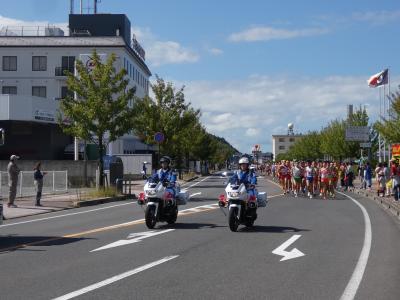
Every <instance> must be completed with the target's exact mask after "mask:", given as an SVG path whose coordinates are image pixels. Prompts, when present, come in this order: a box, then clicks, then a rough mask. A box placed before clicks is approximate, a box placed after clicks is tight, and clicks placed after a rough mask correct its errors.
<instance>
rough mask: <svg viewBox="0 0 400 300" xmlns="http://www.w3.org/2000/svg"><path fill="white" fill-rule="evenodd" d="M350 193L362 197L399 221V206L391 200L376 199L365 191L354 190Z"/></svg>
mask: <svg viewBox="0 0 400 300" xmlns="http://www.w3.org/2000/svg"><path fill="white" fill-rule="evenodd" d="M352 193H354V194H358V195H362V196H364V197H366V198H368V199H370V200H372V201H374V202H376V203H377V204H378V205H379V206H381V207H382V208H383V209H384V210H385V211H387V212H390V213H391V214H392V215H394V216H395V217H397V218H398V219H400V204H399V203H396V202H394V200H392V199H388V198H385V197H378V196H375V195H373V194H371V193H368V192H367V191H361V190H359V189H356V190H354V191H353V192H352Z"/></svg>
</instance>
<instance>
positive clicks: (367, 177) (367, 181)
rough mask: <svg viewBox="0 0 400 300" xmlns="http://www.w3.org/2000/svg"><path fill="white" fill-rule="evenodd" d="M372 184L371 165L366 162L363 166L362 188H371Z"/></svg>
mask: <svg viewBox="0 0 400 300" xmlns="http://www.w3.org/2000/svg"><path fill="white" fill-rule="evenodd" d="M371 186H372V169H371V166H370V165H369V162H367V163H366V165H365V168H364V188H365V189H367V187H368V190H371Z"/></svg>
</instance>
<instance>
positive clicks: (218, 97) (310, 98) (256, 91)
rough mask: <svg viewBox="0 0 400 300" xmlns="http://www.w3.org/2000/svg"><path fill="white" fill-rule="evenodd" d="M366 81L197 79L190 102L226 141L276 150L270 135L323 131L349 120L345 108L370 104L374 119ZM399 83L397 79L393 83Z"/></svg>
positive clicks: (375, 102)
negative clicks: (290, 127)
mask: <svg viewBox="0 0 400 300" xmlns="http://www.w3.org/2000/svg"><path fill="white" fill-rule="evenodd" d="M366 78H368V74H366V75H365V76H363V77H352V76H345V77H340V76H331V77H325V78H308V77H302V78H289V77H283V76H261V75H254V76H250V77H249V78H247V79H244V80H231V81H192V82H184V83H176V85H177V86H180V85H181V84H184V85H185V86H186V89H185V95H186V99H187V100H188V101H190V102H191V103H192V105H193V106H194V107H195V108H200V109H201V110H202V122H203V124H204V125H205V126H206V128H207V129H208V130H209V131H210V132H212V133H214V134H216V135H219V136H223V137H225V138H226V139H227V140H228V141H229V142H230V143H232V144H233V145H234V146H235V147H237V148H238V149H240V150H241V151H247V152H249V151H250V150H251V147H252V146H253V145H254V144H261V145H262V150H263V151H271V142H272V141H271V135H272V134H282V133H283V134H285V133H286V131H287V124H288V123H291V122H293V123H294V124H295V131H296V132H302V133H306V132H307V131H309V130H319V129H321V128H322V127H323V126H325V125H327V124H328V122H329V121H331V120H334V119H336V118H344V117H345V116H346V105H347V104H354V105H355V106H356V108H357V107H358V105H366V104H369V105H367V111H368V113H369V115H370V116H371V119H372V120H376V116H377V113H378V111H379V98H378V95H379V93H378V90H377V89H371V88H368V86H367V84H366ZM394 81H395V82H396V79H394Z"/></svg>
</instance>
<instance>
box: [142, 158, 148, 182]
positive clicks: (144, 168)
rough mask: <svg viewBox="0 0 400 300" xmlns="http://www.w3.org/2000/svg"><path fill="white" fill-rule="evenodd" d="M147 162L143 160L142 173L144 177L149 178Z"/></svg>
mask: <svg viewBox="0 0 400 300" xmlns="http://www.w3.org/2000/svg"><path fill="white" fill-rule="evenodd" d="M146 164H147V162H146V161H145V162H143V167H142V174H143V179H146V178H147V167H146Z"/></svg>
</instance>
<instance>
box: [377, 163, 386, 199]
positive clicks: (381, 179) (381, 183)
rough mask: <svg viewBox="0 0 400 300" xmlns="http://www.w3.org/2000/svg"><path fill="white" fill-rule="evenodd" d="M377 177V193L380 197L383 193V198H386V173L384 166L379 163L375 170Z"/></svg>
mask: <svg viewBox="0 0 400 300" xmlns="http://www.w3.org/2000/svg"><path fill="white" fill-rule="evenodd" d="M375 175H376V193H377V195H378V197H379V195H380V194H381V193H382V197H383V196H385V186H386V182H385V173H384V169H383V164H382V163H379V164H378V166H377V167H376V169H375Z"/></svg>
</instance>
